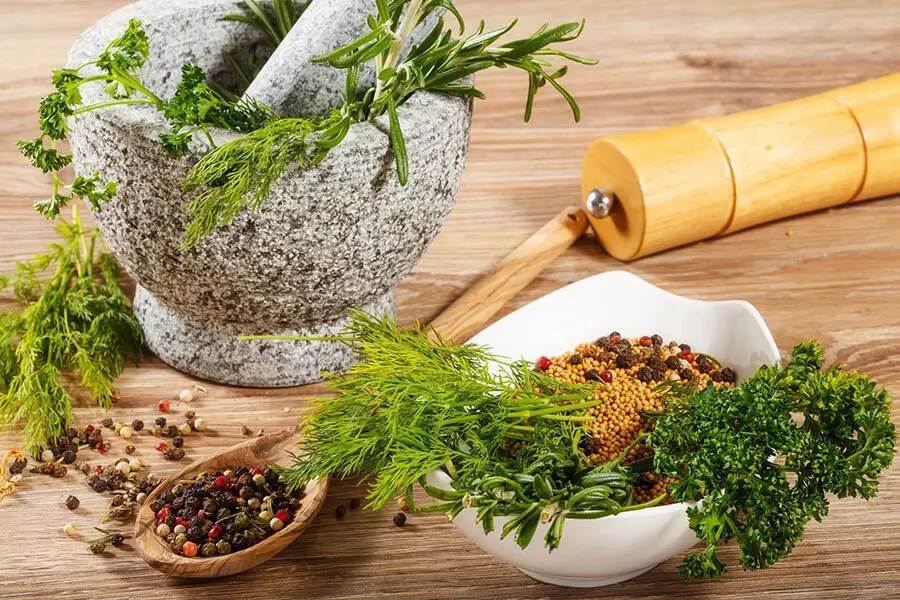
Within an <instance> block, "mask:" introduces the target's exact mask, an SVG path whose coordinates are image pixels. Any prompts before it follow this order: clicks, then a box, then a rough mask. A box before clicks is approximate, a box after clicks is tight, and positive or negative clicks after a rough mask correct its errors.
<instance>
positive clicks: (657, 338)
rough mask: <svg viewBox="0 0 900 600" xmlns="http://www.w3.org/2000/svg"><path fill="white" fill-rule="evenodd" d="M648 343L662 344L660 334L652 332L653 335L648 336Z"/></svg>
mask: <svg viewBox="0 0 900 600" xmlns="http://www.w3.org/2000/svg"><path fill="white" fill-rule="evenodd" d="M650 343H652V344H653V345H654V346H662V345H663V339H662V336H661V335H659V334H657V333H654V334H653V335H651V336H650Z"/></svg>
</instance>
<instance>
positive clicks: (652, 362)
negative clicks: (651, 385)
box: [644, 355, 666, 372]
mask: <svg viewBox="0 0 900 600" xmlns="http://www.w3.org/2000/svg"><path fill="white" fill-rule="evenodd" d="M644 363H645V364H646V365H647V366H648V367H650V368H651V369H652V370H654V371H657V372H662V371H665V370H666V363H664V362H663V361H662V359H661V358H660V357H658V356H656V355H652V356H650V357H648V358H647V360H646V361H644Z"/></svg>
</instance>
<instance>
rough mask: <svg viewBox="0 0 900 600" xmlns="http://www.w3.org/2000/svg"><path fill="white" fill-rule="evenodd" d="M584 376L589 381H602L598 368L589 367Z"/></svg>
mask: <svg viewBox="0 0 900 600" xmlns="http://www.w3.org/2000/svg"><path fill="white" fill-rule="evenodd" d="M584 378H585V379H587V380H588V381H600V373H599V372H598V371H597V370H596V369H588V370H587V371H585V373H584Z"/></svg>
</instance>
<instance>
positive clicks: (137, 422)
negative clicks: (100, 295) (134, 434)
mask: <svg viewBox="0 0 900 600" xmlns="http://www.w3.org/2000/svg"><path fill="white" fill-rule="evenodd" d="M131 428H132V429H134V430H135V431H140V430H141V429H143V428H144V422H143V421H141V420H140V419H135V420H134V421H132V422H131Z"/></svg>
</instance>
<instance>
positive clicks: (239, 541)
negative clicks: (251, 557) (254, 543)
mask: <svg viewBox="0 0 900 600" xmlns="http://www.w3.org/2000/svg"><path fill="white" fill-rule="evenodd" d="M231 546H232V547H233V548H234V549H235V550H243V549H244V548H247V547H248V546H250V543H249V540H248V539H247V537H246V536H245V535H244V534H243V533H236V534H234V538H232V540H231Z"/></svg>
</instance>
